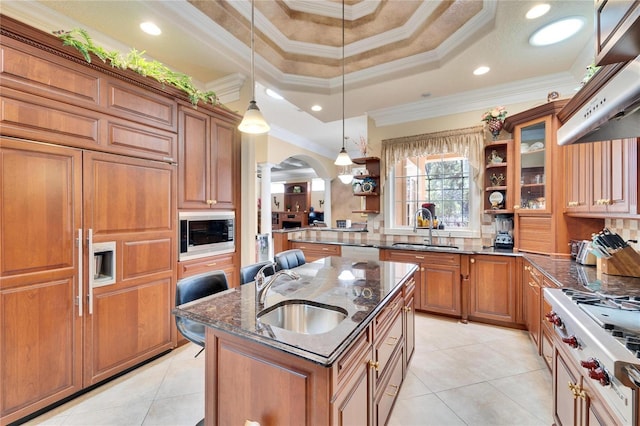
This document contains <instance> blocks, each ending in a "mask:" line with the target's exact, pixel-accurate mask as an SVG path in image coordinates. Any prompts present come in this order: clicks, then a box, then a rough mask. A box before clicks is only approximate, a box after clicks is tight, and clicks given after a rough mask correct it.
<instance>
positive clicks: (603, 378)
mask: <svg viewBox="0 0 640 426" xmlns="http://www.w3.org/2000/svg"><path fill="white" fill-rule="evenodd" d="M589 377H591V378H592V379H593V380H597V381H599V382H600V384H601V385H602V386H608V385H609V384H610V383H611V380H609V375H608V374H607V372H606V371H604V370H603V369H602V368H596V369H595V370H589Z"/></svg>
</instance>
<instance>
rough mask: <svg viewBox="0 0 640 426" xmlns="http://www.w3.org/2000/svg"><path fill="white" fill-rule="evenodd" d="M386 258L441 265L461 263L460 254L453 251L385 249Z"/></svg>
mask: <svg viewBox="0 0 640 426" xmlns="http://www.w3.org/2000/svg"><path fill="white" fill-rule="evenodd" d="M385 252H386V254H385V257H386V260H391V261H396V262H410V263H437V264H439V265H460V255H459V254H453V253H433V252H423V251H402V250H385Z"/></svg>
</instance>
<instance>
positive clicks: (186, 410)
mask: <svg viewBox="0 0 640 426" xmlns="http://www.w3.org/2000/svg"><path fill="white" fill-rule="evenodd" d="M198 350H199V348H198V347H197V346H195V345H191V344H190V345H186V346H183V347H181V348H179V349H177V350H174V351H173V352H171V353H170V354H168V355H166V356H164V357H162V358H160V359H157V360H155V361H153V362H151V363H149V364H147V365H145V366H143V367H141V368H139V369H137V370H135V371H133V372H131V373H129V374H127V375H125V376H122V377H120V378H118V379H116V380H113V381H111V382H109V383H108V384H106V385H104V386H101V387H99V388H97V389H94V390H93V391H91V392H88V393H87V394H84V395H82V396H80V397H78V398H76V399H74V400H72V401H70V402H68V403H66V404H64V405H62V406H60V407H58V408H55V409H53V410H51V411H49V412H47V413H45V414H43V415H42V416H40V417H37V418H35V419H33V420H32V421H30V422H29V423H27V424H30V425H87V426H88V425H91V426H94V425H95V426H97V425H167V426H178V425H188V426H193V425H195V424H196V423H197V422H198V421H199V420H200V419H201V418H202V417H203V416H204V407H203V403H204V402H203V401H204V391H203V390H204V374H203V372H204V354H203V355H201V356H199V357H198V358H195V359H194V358H193V356H194V355H195V354H196V353H197V351H198ZM551 404H552V402H551V377H550V374H549V372H548V370H547V369H546V366H545V365H544V362H543V361H542V360H541V359H540V358H539V357H538V356H537V355H536V353H535V350H534V348H533V345H532V343H531V342H530V340H529V337H528V335H527V333H526V332H524V331H520V330H511V329H507V328H502V327H492V326H487V325H482V324H478V323H470V324H461V323H459V322H457V321H455V320H451V319H447V318H441V317H436V316H429V315H423V314H418V315H417V316H416V352H415V354H414V356H413V359H412V361H411V364H410V366H409V371H408V373H407V378H406V380H405V383H404V385H403V387H402V390H401V391H400V395H399V396H398V400H397V402H396V405H395V408H394V409H393V413H392V415H391V418H390V420H389V425H390V426H400V425H402V426H412V425H421V426H422V425H437V426H443V425H491V426H496V425H509V426H516V425H517V426H525V425H550V424H552V423H553V419H552V417H551Z"/></svg>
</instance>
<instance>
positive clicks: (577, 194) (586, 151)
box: [564, 143, 593, 213]
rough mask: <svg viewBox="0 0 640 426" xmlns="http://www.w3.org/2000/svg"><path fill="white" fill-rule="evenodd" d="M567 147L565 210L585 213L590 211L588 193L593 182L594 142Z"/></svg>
mask: <svg viewBox="0 0 640 426" xmlns="http://www.w3.org/2000/svg"><path fill="white" fill-rule="evenodd" d="M564 149H565V211H566V212H567V213H583V212H588V211H589V200H588V195H589V191H590V185H589V183H590V182H593V180H592V179H593V176H592V173H593V169H592V167H591V164H592V163H591V161H592V160H591V158H592V155H593V146H592V144H584V143H581V144H575V145H569V146H567V147H565V148H564Z"/></svg>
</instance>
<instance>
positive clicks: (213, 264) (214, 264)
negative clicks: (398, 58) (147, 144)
mask: <svg viewBox="0 0 640 426" xmlns="http://www.w3.org/2000/svg"><path fill="white" fill-rule="evenodd" d="M217 264H218V263H216V262H213V263H207V265H206V266H216V265H217Z"/></svg>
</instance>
